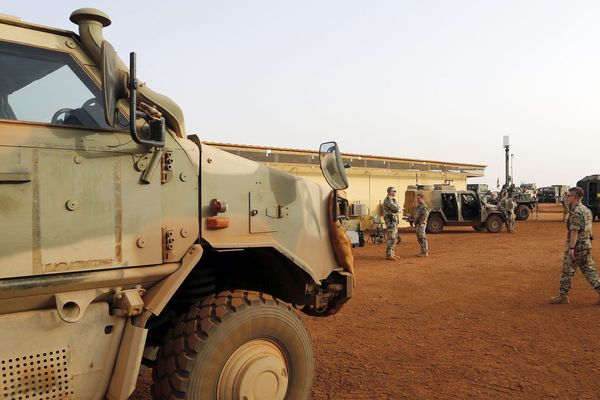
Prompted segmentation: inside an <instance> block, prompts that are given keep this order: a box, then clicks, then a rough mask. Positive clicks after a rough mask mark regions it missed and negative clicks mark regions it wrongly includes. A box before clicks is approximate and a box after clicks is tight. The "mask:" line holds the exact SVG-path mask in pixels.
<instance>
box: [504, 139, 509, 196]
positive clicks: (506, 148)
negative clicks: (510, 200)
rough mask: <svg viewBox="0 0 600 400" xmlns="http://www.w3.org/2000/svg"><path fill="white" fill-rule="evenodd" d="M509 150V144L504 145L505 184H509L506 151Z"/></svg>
mask: <svg viewBox="0 0 600 400" xmlns="http://www.w3.org/2000/svg"><path fill="white" fill-rule="evenodd" d="M509 151H510V146H504V154H505V160H504V169H505V175H506V176H505V180H504V182H506V186H508V185H510V175H509V174H508V153H509Z"/></svg>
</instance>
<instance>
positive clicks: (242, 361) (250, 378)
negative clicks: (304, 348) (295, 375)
mask: <svg viewBox="0 0 600 400" xmlns="http://www.w3.org/2000/svg"><path fill="white" fill-rule="evenodd" d="M287 387H288V367H287V361H286V358H285V355H284V354H283V352H282V351H281V349H280V348H279V347H278V346H277V345H276V344H275V343H273V342H271V341H269V340H266V339H255V340H251V341H249V342H247V343H245V344H244V345H242V346H241V347H240V348H238V349H237V350H236V351H235V352H234V353H233V354H232V355H231V356H230V357H229V358H228V359H227V361H226V362H225V366H224V367H223V370H222V371H221V375H220V377H219V384H218V388H217V391H218V395H219V397H218V398H219V400H233V399H239V400H283V399H284V398H285V394H286V392H287Z"/></svg>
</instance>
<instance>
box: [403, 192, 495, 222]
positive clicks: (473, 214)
mask: <svg viewBox="0 0 600 400" xmlns="http://www.w3.org/2000/svg"><path fill="white" fill-rule="evenodd" d="M419 192H420V193H422V194H423V198H424V200H425V204H427V207H428V208H429V217H428V219H427V232H429V233H440V232H442V230H444V226H472V227H473V229H475V230H477V231H482V230H487V231H488V232H491V233H498V232H500V230H501V229H502V225H503V224H504V216H503V214H502V213H501V212H500V211H499V210H498V207H497V206H494V205H490V204H486V203H485V202H483V201H482V200H481V198H480V197H479V196H478V195H477V193H475V192H473V191H470V190H456V189H455V188H454V187H453V186H450V185H441V186H439V187H426V186H420V187H409V188H408V190H407V191H406V193H405V195H404V207H403V217H402V218H403V219H404V220H406V221H408V222H409V223H410V224H411V225H413V224H414V222H415V211H416V208H417V201H416V197H417V193H419Z"/></svg>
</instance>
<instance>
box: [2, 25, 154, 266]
mask: <svg viewBox="0 0 600 400" xmlns="http://www.w3.org/2000/svg"><path fill="white" fill-rule="evenodd" d="M4 33H5V34H6V32H4ZM11 35H12V36H13V37H12V38H10V40H12V41H0V226H2V229H0V243H2V245H1V248H0V278H8V277H16V276H27V275H41V274H48V273H56V272H65V271H77V270H90V269H92V270H93V269H103V268H111V267H115V266H124V265H127V266H131V265H140V264H151V263H160V261H161V259H162V255H161V232H160V226H159V225H158V226H153V225H152V224H149V223H147V222H146V221H149V220H159V217H160V212H161V204H160V180H158V183H156V182H155V183H150V184H146V185H143V186H142V185H140V184H139V182H138V181H139V171H135V169H134V164H135V161H136V159H139V158H141V157H143V152H144V150H143V149H142V148H141V147H139V146H137V145H136V144H135V143H132V140H131V138H130V136H129V134H128V132H127V128H126V125H125V128H124V129H123V130H122V131H121V130H115V129H109V127H108V126H107V124H106V122H105V120H104V114H103V108H102V107H103V106H102V101H101V100H100V99H101V98H102V96H101V90H100V87H99V82H98V77H97V76H96V77H94V76H93V74H92V72H93V71H96V70H95V69H94V68H95V67H90V65H91V64H92V62H91V61H90V60H89V59H88V58H87V56H86V55H85V53H83V52H82V51H81V50H77V44H76V43H75V42H74V41H73V40H71V39H68V38H64V37H63V38H62V40H60V38H57V37H56V35H53V34H51V33H47V32H41V31H40V32H35V33H31V32H30V31H23V32H21V34H20V35H19V32H18V29H17V28H16V27H15V28H14V29H13V31H10V34H9V35H8V36H11ZM3 38H4V39H5V36H3ZM20 38H27V39H28V40H30V39H31V42H29V43H28V44H27V45H25V44H21V43H16V42H17V41H18V40H19V39H20ZM56 39H59V40H56ZM65 39H67V40H65ZM123 122H124V123H126V122H127V121H126V120H125V121H123ZM148 198H153V201H152V202H149V201H147V199H148ZM153 217H154V218H153ZM141 242H143V243H144V246H140V244H141ZM136 244H137V246H136Z"/></svg>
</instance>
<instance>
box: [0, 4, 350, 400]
mask: <svg viewBox="0 0 600 400" xmlns="http://www.w3.org/2000/svg"><path fill="white" fill-rule="evenodd" d="M80 35H81V40H83V45H82V43H81V42H80V38H79V37H77V36H76V35H74V34H73V33H71V32H68V31H62V30H57V29H53V28H48V27H43V26H39V25H33V24H28V23H25V22H21V21H15V20H14V19H12V18H8V19H7V18H3V17H1V16H0V41H6V42H13V43H21V44H26V45H27V46H30V47H32V48H39V49H46V50H53V51H57V52H63V53H67V54H68V55H69V56H70V57H71V58H72V59H73V60H74V61H75V66H74V68H77V67H79V68H81V74H85V75H87V76H88V77H89V78H90V79H91V80H92V81H93V82H96V83H97V84H98V85H99V84H100V69H99V68H98V54H99V49H98V46H99V44H100V43H101V42H102V36H101V35H102V30H101V26H100V25H98V24H97V23H94V22H93V21H92V22H90V23H83V24H82V26H81V31H80ZM86 47H87V48H86ZM121 64H122V63H121ZM140 98H141V99H142V100H144V101H147V102H149V103H152V104H156V106H157V107H158V108H159V109H160V110H161V112H163V113H164V114H165V116H166V119H167V135H166V146H165V151H164V152H160V153H159V152H156V153H155V154H153V152H152V151H150V150H149V149H148V148H146V147H143V146H138V145H137V144H135V143H134V142H133V141H132V140H131V137H130V135H129V133H128V132H124V131H119V130H113V129H90V128H82V127H72V126H66V125H63V124H60V123H59V122H57V123H50V122H49V121H45V122H28V121H13V120H5V119H0V161H2V162H0V164H1V165H3V167H0V185H1V186H0V188H2V189H3V190H1V191H0V193H1V194H0V200H2V201H1V202H0V225H2V226H3V227H5V229H3V230H2V231H0V240H1V241H2V243H3V246H2V248H0V300H1V301H0V324H1V325H2V326H3V341H0V342H1V343H0V359H4V358H6V357H8V359H10V360H12V359H13V358H15V357H17V355H18V354H21V356H20V357H22V356H23V355H25V356H27V357H29V353H28V352H31V351H34V352H38V353H39V354H42V356H43V354H44V349H45V348H46V347H48V346H50V347H52V348H56V349H58V350H60V352H61V354H63V349H64V354H68V361H66V362H67V363H68V364H69V377H70V378H69V379H71V381H70V382H71V383H70V384H69V388H70V389H69V392H66V393H61V398H72V397H73V398H75V397H76V398H78V399H97V398H102V397H104V396H105V394H106V396H108V397H109V398H114V399H124V398H127V397H128V396H129V395H130V394H131V392H132V391H133V388H134V386H135V380H136V376H137V373H138V370H139V365H140V360H141V356H142V352H143V349H144V346H145V341H146V335H147V331H146V330H145V329H144V326H145V323H146V322H147V320H148V318H149V317H150V315H151V314H158V313H160V311H161V310H162V309H163V308H164V307H165V305H166V304H167V302H168V301H169V299H170V298H171V297H172V296H173V294H174V293H175V291H176V290H177V289H178V288H179V287H180V285H181V284H182V282H183V281H184V280H185V278H186V276H187V275H188V274H189V272H190V271H191V270H192V269H193V268H194V266H196V265H197V263H198V261H199V260H200V257H201V256H202V247H201V246H200V245H199V244H198V243H200V242H199V240H200V237H202V239H203V240H205V241H206V242H207V243H209V244H210V245H212V246H214V247H215V248H218V249H229V248H250V247H258V246H260V247H272V248H274V249H276V250H278V251H279V252H281V253H282V254H283V255H284V256H286V257H287V258H289V260H291V261H292V262H293V263H295V265H296V266H297V267H298V268H302V269H303V270H304V271H306V272H307V274H308V275H309V276H310V277H312V279H313V280H314V281H315V283H317V284H320V283H321V280H323V279H325V278H327V277H328V276H329V275H330V274H331V273H332V271H333V270H338V269H339V268H338V263H337V262H336V260H335V258H334V255H333V251H332V248H331V245H330V242H329V233H328V230H327V218H328V215H327V214H328V213H327V208H328V207H327V197H328V195H329V193H330V190H329V189H328V188H324V187H322V186H320V185H318V184H315V183H313V182H310V181H308V180H305V179H299V178H297V177H294V176H292V175H289V174H286V173H282V172H281V171H277V170H273V169H270V168H266V167H264V166H261V165H259V164H257V163H254V162H249V161H247V160H244V159H242V158H240V157H235V156H232V155H230V154H228V153H225V152H222V151H220V150H216V149H213V148H211V147H210V146H202V159H201V148H200V146H199V142H197V141H194V140H188V139H186V132H185V126H184V120H183V114H182V113H181V110H180V109H179V107H178V106H177V105H176V104H175V103H173V102H172V101H171V100H170V99H168V98H166V97H164V96H162V95H160V94H157V93H154V92H152V91H151V90H149V89H148V88H147V87H144V88H141V89H140ZM86 104H87V102H86ZM96 104H98V103H96ZM120 106H121V108H122V110H123V111H125V112H127V104H126V103H125V102H124V101H121V102H120ZM82 107H83V106H82ZM3 115H4V116H5V117H11V116H10V113H9V114H8V116H7V115H5V114H3ZM139 123H140V125H141V124H142V122H141V121H139ZM165 157H169V160H168V161H169V162H168V163H167V162H166V160H165ZM209 159H210V161H209ZM153 160H154V161H153ZM148 163H150V165H148ZM166 165H170V166H172V168H169V169H168V170H167V169H166ZM148 168H150V170H149V171H148V172H146V170H147V169H148ZM153 168H155V170H154V172H153V171H152V169H153ZM201 170H202V174H201V176H200V171H201ZM200 182H201V184H202V185H201V187H200V185H199V183H200ZM200 199H202V203H201V204H200V203H199V200H200ZM212 199H222V200H225V201H226V202H227V203H228V204H229V205H230V207H229V208H228V210H227V211H226V212H225V213H223V214H219V218H224V219H228V220H229V221H230V224H229V225H228V226H227V227H223V229H218V230H208V229H206V221H207V218H209V217H214V215H212V211H211V210H210V206H209V205H210V201H211V200H212ZM251 209H252V210H254V209H255V210H257V212H256V214H254V215H253V214H252V213H251ZM201 227H202V231H201ZM203 243H204V242H203ZM9 278H10V279H9ZM349 281H350V282H351V280H349ZM128 290H130V291H131V292H129V293H131V294H132V297H131V298H132V299H133V302H121V303H122V304H121V306H123V307H125V308H131V309H124V310H115V309H113V311H115V312H114V313H112V314H111V313H110V310H109V308H110V306H109V304H120V303H119V302H118V301H117V302H115V297H116V296H118V295H119V293H123V292H124V291H128ZM134 291H135V294H136V296H133V293H134ZM142 302H143V307H144V312H143V313H142V314H141V315H138V316H137V317H135V318H134V319H133V320H131V319H127V318H125V317H124V316H123V314H129V315H134V314H137V313H139V312H140V308H141V307H142ZM129 303H131V307H129V306H128V305H127V304H129ZM118 314H121V315H118ZM132 321H133V322H134V323H132ZM126 322H127V327H126V328H125V325H126ZM4 327H7V328H6V329H4ZM22 332H27V333H28V334H27V335H25V336H26V338H25V339H23V337H22V336H23V335H22ZM5 335H6V338H7V339H6V340H4V336H5ZM51 351H56V350H51ZM38 353H36V354H38ZM117 354H118V358H117ZM11 357H12V358H11ZM65 357H67V355H65ZM11 362H12V361H11ZM52 368H54V367H52ZM113 371H114V372H113ZM24 374H25V373H24ZM29 379H31V380H33V377H29V376H27V379H26V380H29ZM64 386H65V387H66V385H64ZM109 386H110V389H108V388H109ZM32 390H37V389H36V388H33V389H32ZM107 390H109V391H108V394H107ZM11 396H12V395H11V394H10V393H9V394H8V397H11ZM37 398H44V397H43V396H41V397H37Z"/></svg>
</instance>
